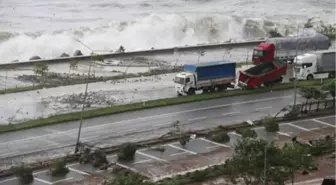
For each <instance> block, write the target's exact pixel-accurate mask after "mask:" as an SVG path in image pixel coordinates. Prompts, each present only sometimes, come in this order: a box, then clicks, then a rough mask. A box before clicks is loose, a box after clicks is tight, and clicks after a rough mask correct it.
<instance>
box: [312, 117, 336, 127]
mask: <svg viewBox="0 0 336 185" xmlns="http://www.w3.org/2000/svg"><path fill="white" fill-rule="evenodd" d="M312 120H313V121H315V122H317V123H321V124H323V125H327V126H329V127H336V126H335V125H332V124H330V123H327V122H324V121H321V120H318V119H312Z"/></svg>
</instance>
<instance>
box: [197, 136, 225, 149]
mask: <svg viewBox="0 0 336 185" xmlns="http://www.w3.org/2000/svg"><path fill="white" fill-rule="evenodd" d="M200 139H201V140H203V141H205V142H208V143H211V144H214V145H217V146H222V147H226V148H231V147H230V146H229V145H225V144H221V143H217V142H214V141H210V140H208V139H205V138H200Z"/></svg>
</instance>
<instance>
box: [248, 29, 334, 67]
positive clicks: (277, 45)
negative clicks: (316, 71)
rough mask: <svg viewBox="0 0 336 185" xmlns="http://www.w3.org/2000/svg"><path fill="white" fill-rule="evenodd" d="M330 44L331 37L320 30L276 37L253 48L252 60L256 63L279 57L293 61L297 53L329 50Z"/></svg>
mask: <svg viewBox="0 0 336 185" xmlns="http://www.w3.org/2000/svg"><path fill="white" fill-rule="evenodd" d="M330 46H331V41H330V39H329V38H328V37H327V36H325V35H323V34H321V33H318V32H315V33H314V34H310V35H307V36H298V37H294V36H291V37H274V38H269V39H267V40H266V41H265V42H261V43H260V44H259V45H258V46H257V47H255V48H254V49H253V54H252V61H253V63H254V64H259V63H262V62H268V61H273V60H278V59H280V60H287V61H291V62H293V60H294V58H295V56H297V55H301V54H304V53H308V52H312V51H317V50H327V49H329V48H330Z"/></svg>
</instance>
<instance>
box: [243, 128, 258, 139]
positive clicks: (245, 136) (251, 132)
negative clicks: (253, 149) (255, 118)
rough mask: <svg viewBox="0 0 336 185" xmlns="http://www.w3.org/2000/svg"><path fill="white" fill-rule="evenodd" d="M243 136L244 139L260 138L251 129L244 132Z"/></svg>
mask: <svg viewBox="0 0 336 185" xmlns="http://www.w3.org/2000/svg"><path fill="white" fill-rule="evenodd" d="M241 135H242V136H243V138H248V137H249V138H257V137H258V134H257V132H256V131H255V130H253V129H250V128H248V129H244V130H242V132H241Z"/></svg>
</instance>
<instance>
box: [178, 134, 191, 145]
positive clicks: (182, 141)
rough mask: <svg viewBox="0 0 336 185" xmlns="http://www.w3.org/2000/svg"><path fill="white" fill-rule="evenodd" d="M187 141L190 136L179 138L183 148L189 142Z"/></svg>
mask: <svg viewBox="0 0 336 185" xmlns="http://www.w3.org/2000/svg"><path fill="white" fill-rule="evenodd" d="M189 141H190V136H182V137H181V138H180V144H181V145H182V146H185V145H186V144H187V142H189Z"/></svg>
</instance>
